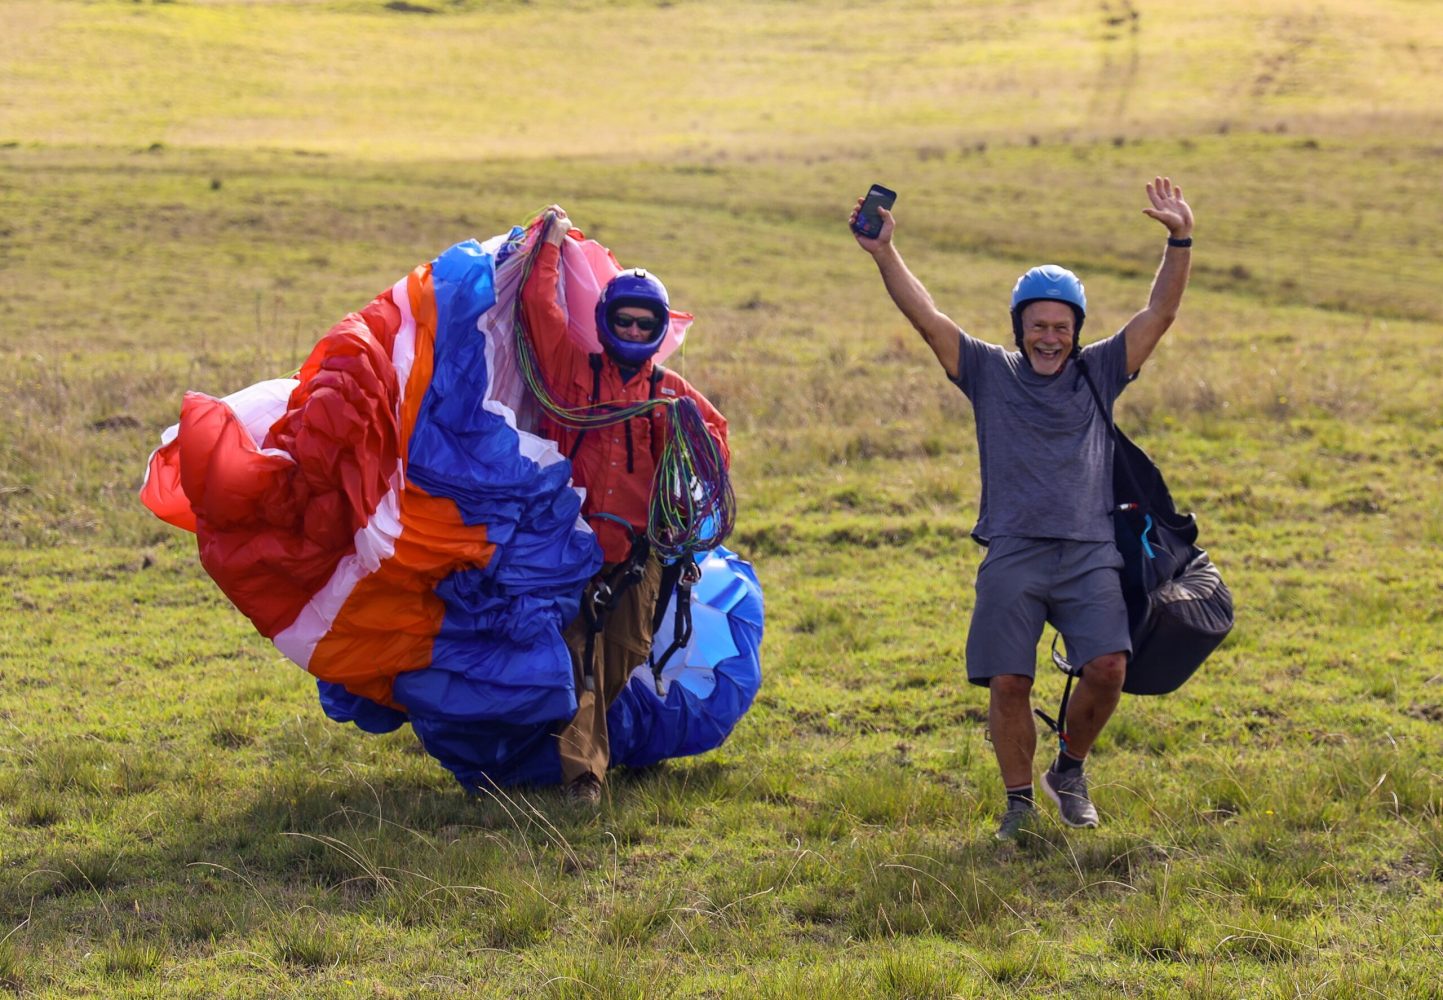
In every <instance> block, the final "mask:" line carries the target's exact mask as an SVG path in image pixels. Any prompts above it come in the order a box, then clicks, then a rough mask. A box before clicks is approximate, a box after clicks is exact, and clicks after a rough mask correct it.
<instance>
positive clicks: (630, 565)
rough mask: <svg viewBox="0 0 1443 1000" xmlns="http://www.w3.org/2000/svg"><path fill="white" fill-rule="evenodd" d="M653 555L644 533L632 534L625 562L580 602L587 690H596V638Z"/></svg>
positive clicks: (582, 665)
mask: <svg viewBox="0 0 1443 1000" xmlns="http://www.w3.org/2000/svg"><path fill="white" fill-rule="evenodd" d="M650 556H651V543H650V542H649V541H647V538H646V535H645V534H637V533H636V532H634V531H633V532H632V533H631V552H630V553H629V554H628V555H627V557H626V560H625V561H624V562H621V563H618V564H617V565H616V567H615V568H614V569H613V570H612V571H611V572H610V573H608V574H607V576H606V578H605V579H603V580H598V581H597V582H596V585H595V586H594V587H592V588H591V596H590V598H589V599H587V600H583V601H582V602H581V613H582V614H583V615H585V616H586V652H585V654H584V655H583V656H582V660H581V673H582V676H583V677H584V678H585V681H586V688H587V690H588V691H594V690H595V689H596V672H595V667H594V666H593V664H592V658H593V657H594V656H595V655H596V637H597V636H598V635H600V634H601V633H602V631H603V630H604V629H605V628H606V619H607V618H608V617H610V615H611V612H613V611H615V610H616V605H617V603H618V602H619V601H620V600H621V597H622V595H623V594H625V593H626V592H627V591H628V590H630V589H631V588H632V587H633V586H635V585H636V584H638V583H640V582H641V578H642V577H643V576H645V575H646V560H647V559H648V558H649V557H650Z"/></svg>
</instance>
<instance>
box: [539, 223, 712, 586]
mask: <svg viewBox="0 0 1443 1000" xmlns="http://www.w3.org/2000/svg"><path fill="white" fill-rule="evenodd" d="M560 261H561V249H560V247H557V246H555V245H553V244H550V243H543V244H542V246H541V250H540V253H539V254H538V255H537V258H536V263H535V265H534V267H533V269H532V271H531V276H530V278H528V279H527V282H526V287H525V288H523V289H522V292H521V307H522V311H523V313H524V315H525V317H526V325H527V328H528V329H529V330H530V331H531V344H532V347H533V348H534V349H535V351H536V355H537V360H538V361H539V362H540V364H541V371H542V374H543V375H544V376H545V378H546V384H547V386H548V388H549V389H550V390H551V392H552V394H553V396H554V397H555V399H556V401H557V402H558V403H560V404H561V405H562V406H565V407H568V408H577V407H584V406H587V405H589V404H591V403H593V402H600V403H621V404H630V403H636V402H640V401H642V400H646V399H649V398H651V397H652V395H653V393H654V394H655V395H656V396H657V398H661V399H667V398H674V397H679V396H687V397H689V398H690V399H692V400H694V401H695V402H696V405H697V409H698V410H700V411H701V416H702V419H703V420H704V421H705V422H706V426H707V430H708V431H709V432H710V433H711V436H712V438H713V439H714V440H715V441H716V443H717V447H718V448H720V449H721V453H722V460H723V461H724V462H726V463H727V464H728V465H730V464H731V451H730V449H728V448H727V422H726V418H725V417H723V416H722V415H721V414H720V413H719V412H717V409H716V407H714V406H712V405H711V403H710V402H709V401H708V400H707V398H706V397H705V396H703V395H702V394H701V393H699V392H697V391H696V390H695V389H693V388H692V387H691V384H690V383H689V382H687V380H686V379H684V378H682V377H681V376H680V375H678V374H676V372H674V371H671V370H670V369H664V370H663V374H662V376H661V378H660V379H658V380H655V384H653V381H654V380H653V378H652V373H653V371H654V368H655V366H654V365H653V364H652V362H651V361H650V360H648V361H647V362H646V363H645V364H643V365H642V366H641V367H640V368H639V369H637V372H636V374H635V375H634V376H632V378H630V379H629V380H625V381H623V378H622V373H621V369H620V368H619V367H618V365H617V363H616V361H615V360H613V359H612V357H611V355H609V354H606V353H604V352H603V353H601V354H600V355H590V354H587V353H586V351H584V350H582V349H581V348H580V347H578V346H577V345H576V344H575V343H573V342H572V340H571V338H570V336H569V335H568V334H567V332H566V313H565V312H564V311H563V310H562V308H561V306H560V305H559V304H558V303H557V296H556V286H557V281H558V279H559V276H560V271H559V266H560ZM593 357H600V359H601V362H600V363H601V369H600V372H599V373H597V372H596V371H594V370H593V368H592V360H591V359H592V358H593ZM598 374H599V376H600V386H599V390H600V391H599V392H598V393H597V394H596V396H595V398H594V399H593V389H594V388H596V387H597V376H598ZM668 409H670V408H669V407H656V408H655V409H652V410H651V411H649V412H648V413H647V414H646V415H644V416H640V417H633V418H632V419H630V420H626V421H623V422H621V423H617V424H613V425H611V426H609V427H601V428H597V429H594V430H589V431H585V432H581V431H576V430H573V429H572V428H570V427H565V426H562V425H561V424H558V423H556V422H555V421H553V420H551V419H550V418H548V417H545V416H543V417H542V421H541V433H542V434H544V435H545V436H546V437H548V438H550V439H551V440H552V441H555V442H556V445H557V447H558V448H560V449H561V453H562V454H563V455H567V456H570V457H571V478H572V481H573V482H574V483H575V484H576V485H578V486H582V487H585V489H586V500H585V502H584V503H583V504H582V507H581V512H582V516H584V517H585V518H586V519H587V522H588V523H589V524H590V525H591V527H592V530H594V531H595V532H596V536H597V540H598V541H599V542H600V543H601V552H602V557H603V558H604V559H605V560H606V561H607V562H609V563H612V562H620V561H622V560H623V559H625V558H626V557H627V554H628V553H629V552H630V551H631V539H630V538H629V537H627V533H626V531H625V529H623V528H622V527H621V525H619V524H617V523H616V522H615V521H612V520H610V518H605V517H597V516H596V515H598V514H609V515H612V516H613V517H619V518H621V519H622V520H623V521H625V522H626V523H627V524H629V525H631V527H632V530H634V531H636V532H638V533H644V532H645V531H646V514H647V504H648V502H649V501H650V499H651V483H652V479H653V477H654V475H655V472H656V465H657V462H658V461H660V459H661V451H662V446H663V444H664V443H665V436H664V435H665V431H666V424H665V421H666V420H667V419H668V418H667V416H666V412H665V411H666V410H668ZM578 437H580V439H581V442H580V446H579V447H578V445H577V438H578ZM573 451H574V452H575V454H573Z"/></svg>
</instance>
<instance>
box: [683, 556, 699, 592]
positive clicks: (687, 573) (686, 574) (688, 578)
mask: <svg viewBox="0 0 1443 1000" xmlns="http://www.w3.org/2000/svg"><path fill="white" fill-rule="evenodd" d="M699 582H701V567H700V566H698V565H697V562H696V560H695V559H688V560H687V561H686V565H684V566H682V568H681V585H682V586H683V587H693V586H695V585H696V584H698V583H699Z"/></svg>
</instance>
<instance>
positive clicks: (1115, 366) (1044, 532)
mask: <svg viewBox="0 0 1443 1000" xmlns="http://www.w3.org/2000/svg"><path fill="white" fill-rule="evenodd" d="M959 333H961V331H959ZM961 337H962V351H961V355H960V356H959V359H958V369H959V375H958V377H957V378H956V379H953V381H954V382H956V383H957V387H958V388H959V389H961V390H962V391H963V392H964V393H966V395H967V398H968V399H970V400H971V401H972V411H973V413H974V415H975V417H976V420H977V452H978V455H979V457H980V459H981V465H982V501H981V505H980V507H979V509H978V512H977V526H976V527H975V528H973V529H972V537H973V538H975V539H977V541H979V542H981V543H982V544H983V545H986V544H987V542H988V541H989V540H991V539H993V538H998V537H1002V536H1009V537H1016V538H1067V539H1072V540H1075V541H1081V542H1110V541H1112V538H1113V531H1112V517H1111V516H1110V512H1111V510H1112V505H1113V499H1112V436H1111V435H1110V434H1108V431H1107V421H1106V419H1105V418H1104V417H1103V415H1102V412H1101V411H1100V410H1098V408H1097V403H1096V402H1095V401H1094V400H1093V398H1092V393H1091V391H1089V390H1088V388H1087V382H1086V380H1084V379H1083V378H1082V374H1081V372H1080V371H1079V370H1078V366H1077V359H1075V358H1074V359H1072V360H1071V361H1069V362H1068V363H1067V366H1066V367H1065V368H1064V369H1063V370H1062V372H1061V373H1060V374H1059V375H1056V376H1054V377H1051V378H1045V377H1043V376H1041V375H1038V374H1037V373H1036V372H1034V371H1033V370H1032V366H1031V365H1029V364H1028V363H1027V360H1026V359H1025V358H1024V357H1023V356H1022V354H1021V352H1020V351H1015V350H1008V349H1006V348H1003V347H998V346H997V345H996V344H989V343H986V342H985V341H981V340H978V339H977V338H975V337H970V336H968V335H967V334H966V333H961ZM1082 357H1083V360H1084V361H1085V362H1086V364H1087V373H1088V374H1089V375H1091V376H1092V381H1093V384H1094V385H1096V386H1097V391H1098V392H1099V393H1100V394H1101V395H1102V399H1103V401H1104V402H1105V403H1106V404H1107V408H1108V410H1109V411H1111V409H1112V404H1113V401H1114V400H1116V399H1117V397H1118V396H1119V395H1120V394H1121V393H1122V390H1123V389H1124V388H1125V387H1126V385H1127V383H1128V382H1129V381H1130V379H1129V378H1128V375H1127V344H1126V343H1125V342H1124V341H1123V337H1122V334H1121V333H1116V334H1114V335H1113V336H1111V337H1108V338H1107V339H1106V340H1100V341H1098V342H1097V343H1095V344H1089V345H1087V346H1086V347H1084V348H1083V349H1082Z"/></svg>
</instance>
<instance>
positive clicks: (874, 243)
mask: <svg viewBox="0 0 1443 1000" xmlns="http://www.w3.org/2000/svg"><path fill="white" fill-rule="evenodd" d="M864 201H866V197H865V196H864V197H861V198H858V199H857V204H856V205H855V206H853V208H852V214H851V215H850V216H848V217H847V225H848V227H852V226H855V225H856V224H857V216H859V215H861V214H862V202H864ZM877 214H878V215H879V216H881V218H882V229H881V231H880V232H878V233H877V236H876V238H875V239H868V238H867V237H865V236H863V235H862V234H861V233H859V232H857V231H856V230H855V229H853V230H852V235H853V236H855V237H856V238H857V243H858V245H859V246H861V248H862V249H863V250H865V251H867V252H868V253H870V254H875V253H876V252H877V251H878V250H880V249H881V248H882V247H884V246H886V245H887V244H888V243H891V242H892V230H894V229H896V228H897V222H896V220H895V219H893V218H892V213H891V212H889V211H887V210H886V209H885V208H879V209H877Z"/></svg>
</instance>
